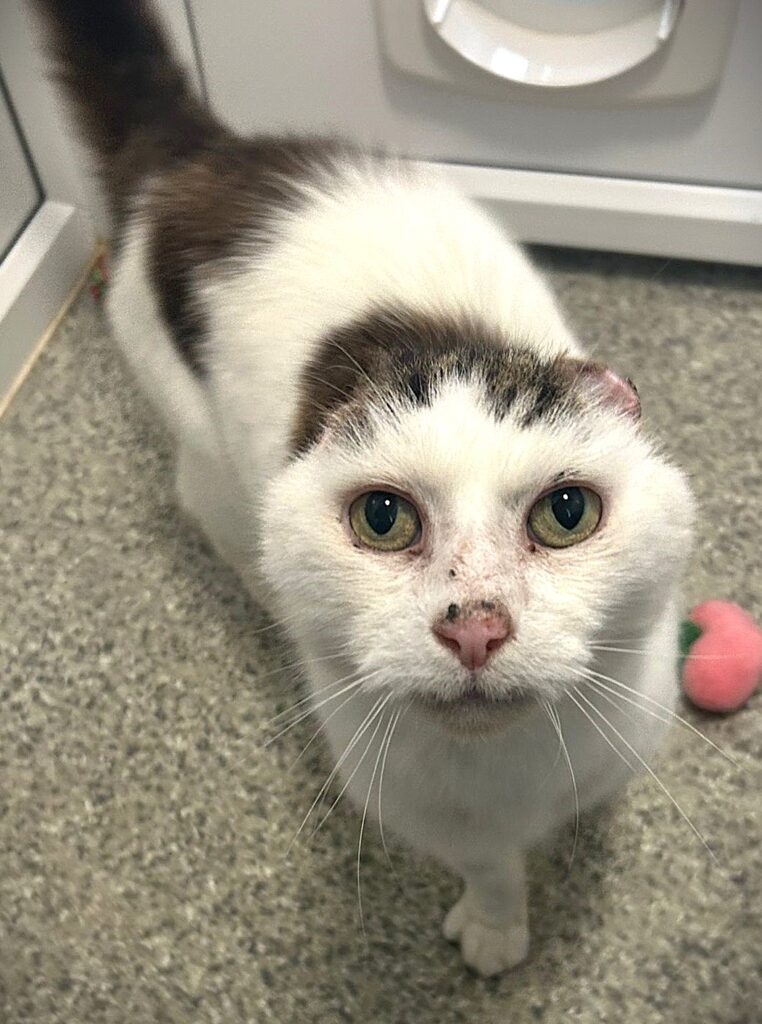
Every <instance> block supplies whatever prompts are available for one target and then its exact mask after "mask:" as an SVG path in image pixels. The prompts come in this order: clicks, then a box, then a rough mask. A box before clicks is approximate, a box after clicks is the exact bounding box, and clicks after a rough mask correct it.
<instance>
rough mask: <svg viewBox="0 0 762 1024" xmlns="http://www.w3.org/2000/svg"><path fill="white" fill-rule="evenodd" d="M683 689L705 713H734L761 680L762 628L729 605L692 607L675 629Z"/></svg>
mask: <svg viewBox="0 0 762 1024" xmlns="http://www.w3.org/2000/svg"><path fill="white" fill-rule="evenodd" d="M680 654H681V657H682V658H683V661H682V666H681V669H682V671H681V675H682V681H683V690H684V691H685V694H686V696H687V697H688V699H689V700H691V701H692V702H693V703H694V704H695V705H696V707H699V708H702V709H703V710H704V711H725V712H727V711H737V710H738V708H740V707H742V706H743V705H744V704H745V703H746V701H747V700H748V699H749V697H751V695H752V693H754V691H755V690H756V688H757V686H759V683H760V680H761V679H762V630H760V629H759V627H758V626H757V624H756V623H755V622H754V620H753V619H752V617H751V616H750V615H749V614H748V613H747V612H745V611H744V610H743V608H739V607H738V605H737V604H731V603H730V602H729V601H704V603H703V604H697V605H696V607H695V608H694V609H693V610H692V611H691V612H690V614H689V616H688V619H687V620H686V621H685V622H683V624H682V626H681V629H680Z"/></svg>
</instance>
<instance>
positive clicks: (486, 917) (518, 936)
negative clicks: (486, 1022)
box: [442, 850, 529, 977]
mask: <svg viewBox="0 0 762 1024" xmlns="http://www.w3.org/2000/svg"><path fill="white" fill-rule="evenodd" d="M461 873H462V875H463V879H464V881H465V889H464V892H463V895H462V896H461V898H460V899H459V900H458V902H457V903H456V904H455V906H454V907H453V908H452V910H451V911H450V912H449V914H448V915H447V917H446V918H445V920H444V925H443V929H442V930H443V932H444V936H445V938H446V939H448V940H449V941H450V942H459V943H460V949H461V953H462V955H463V960H464V961H465V963H466V964H467V965H468V966H469V967H472V968H473V969H474V970H475V971H477V972H478V973H479V974H481V975H483V976H484V977H489V976H490V975H493V974H499V973H500V972H501V971H505V970H507V969H508V968H510V967H515V966H516V964H519V963H521V961H522V960H524V959H525V958H526V955H527V952H528V950H529V920H528V911H527V888H526V871H525V866H524V854H523V853H521V852H519V851H518V850H511V851H509V852H508V853H506V854H505V855H504V856H503V857H501V860H500V862H497V863H492V864H483V865H478V866H477V865H473V866H471V867H469V868H467V869H465V870H463V871H462V872H461Z"/></svg>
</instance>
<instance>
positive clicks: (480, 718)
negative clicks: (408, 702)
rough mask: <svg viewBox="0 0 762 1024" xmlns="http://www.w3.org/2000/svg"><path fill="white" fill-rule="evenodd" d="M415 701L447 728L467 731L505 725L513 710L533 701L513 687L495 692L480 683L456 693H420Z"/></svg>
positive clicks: (516, 711) (529, 696)
mask: <svg viewBox="0 0 762 1024" xmlns="http://www.w3.org/2000/svg"><path fill="white" fill-rule="evenodd" d="M415 702H416V704H417V706H418V707H419V708H420V709H421V710H422V711H424V712H425V713H426V714H427V715H429V716H430V717H432V718H435V719H437V720H438V721H439V722H440V723H441V724H442V725H443V726H445V727H447V728H448V729H451V730H453V731H455V732H469V733H476V732H492V731H493V730H494V729H496V728H501V727H505V725H507V724H508V721H509V720H510V719H512V718H513V717H515V716H516V714H519V713H521V712H522V711H524V710H526V708H527V707H529V706H531V705H532V704H533V703H534V701H533V698H532V697H531V695H529V694H524V693H520V692H518V691H516V692H514V693H507V694H503V695H499V696H496V695H494V694H490V693H487V692H486V691H485V690H483V689H482V688H481V687H480V686H471V687H469V688H468V689H467V690H465V691H464V692H463V693H461V694H459V695H458V696H456V697H446V698H445V697H437V696H435V695H434V694H430V693H420V694H418V695H417V696H416V698H415Z"/></svg>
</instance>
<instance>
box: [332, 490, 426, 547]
mask: <svg viewBox="0 0 762 1024" xmlns="http://www.w3.org/2000/svg"><path fill="white" fill-rule="evenodd" d="M349 523H350V526H351V527H352V530H353V532H354V534H355V536H356V537H357V539H358V540H359V541H361V542H362V543H363V544H364V545H365V546H366V547H369V548H375V549H376V550H377V551H403V550H404V549H405V548H410V547H412V546H413V545H414V544H415V543H416V541H417V540H418V539H419V538H420V536H421V518H420V516H419V515H418V512H417V510H416V508H415V505H413V504H412V503H411V502H409V501H407V499H406V498H402V497H400V495H399V494H394V493H393V492H392V491H369V492H368V493H367V494H361V495H360V497H359V498H356V499H355V500H354V501H353V502H352V505H351V507H350V509H349Z"/></svg>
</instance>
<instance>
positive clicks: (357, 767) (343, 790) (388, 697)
mask: <svg viewBox="0 0 762 1024" xmlns="http://www.w3.org/2000/svg"><path fill="white" fill-rule="evenodd" d="M393 696H394V694H391V693H388V694H387V695H386V697H385V698H384V700H383V701H382V703H381V707H380V708H378V710H377V711H376V712H375V713H374V715H373V717H374V718H378V719H379V720H378V722H377V723H376V728H375V729H374V730H373V735H372V736H371V738H370V740H369V741H368V744H367V746H366V747H365V750H364V751H363V752H362V754H361V755H360V758H359V760H358V761H357V764H356V765H355V766H354V768H353V769H352V771H351V772H350V774H349V776H348V777H347V780H346V782H345V783H344V785H343V786H342V787H341V789H340V790H339V795H338V796H337V797H336V799H335V800H334V801H333V803H332V804H331V806H330V807H329V808H328V810H327V811H326V812H325V814H324V815H323V817H322V818H321V820H320V821H319V822H318V823H317V825H316V826H315V829H314V831H313V833H312V834H313V835H314V834H315V832H319V831H320V829H321V828H322V827H323V825H325V823H326V821H327V820H328V819H329V818H330V816H331V813H332V812H333V811H334V810H335V809H336V807H337V806H338V804H339V801H340V800H341V798H342V797H343V796H344V794H345V793H346V791H347V789H348V788H349V786H350V783H351V782H352V779H353V778H354V777H355V775H356V774H357V772H358V771H359V770H360V766H361V765H362V763H363V761H364V760H365V758H366V757H367V756H368V751H369V750H370V748H371V744H372V743H373V740H374V739H375V738H376V733H377V732H378V730H379V727H380V725H381V717H379V716H381V715H382V714H383V710H384V708H385V707H386V705H387V704H388V703H389V701H390V700H391V699H392V697H393ZM369 724H370V723H369Z"/></svg>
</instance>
